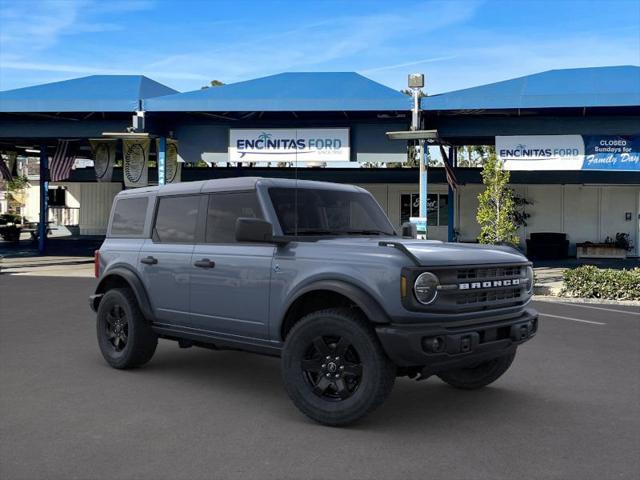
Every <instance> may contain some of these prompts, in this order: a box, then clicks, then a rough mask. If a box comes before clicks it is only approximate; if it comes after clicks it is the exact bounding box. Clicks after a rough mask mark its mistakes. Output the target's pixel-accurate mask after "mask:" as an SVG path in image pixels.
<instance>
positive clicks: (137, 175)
mask: <svg viewBox="0 0 640 480" xmlns="http://www.w3.org/2000/svg"><path fill="white" fill-rule="evenodd" d="M150 143H151V142H150V140H149V139H148V138H143V139H135V140H134V139H123V140H122V155H123V157H124V168H123V172H124V186H125V187H127V188H129V187H146V186H147V185H148V184H149V145H150Z"/></svg>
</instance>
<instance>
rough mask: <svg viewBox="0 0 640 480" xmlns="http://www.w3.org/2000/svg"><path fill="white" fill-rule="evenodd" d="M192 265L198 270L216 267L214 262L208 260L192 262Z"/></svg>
mask: <svg viewBox="0 0 640 480" xmlns="http://www.w3.org/2000/svg"><path fill="white" fill-rule="evenodd" d="M193 265H194V266H195V267H199V268H213V267H215V266H216V262H212V261H211V260H209V259H208V258H203V259H202V260H198V261H197V262H194V263H193Z"/></svg>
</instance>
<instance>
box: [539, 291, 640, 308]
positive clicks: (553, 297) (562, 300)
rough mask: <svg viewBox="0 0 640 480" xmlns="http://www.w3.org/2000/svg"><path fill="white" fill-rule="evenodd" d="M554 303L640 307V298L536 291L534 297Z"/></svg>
mask: <svg viewBox="0 0 640 480" xmlns="http://www.w3.org/2000/svg"><path fill="white" fill-rule="evenodd" d="M532 300H533V301H534V302H535V301H536V300H542V301H545V302H554V303H591V304H596V305H620V306H627V307H636V306H637V307H640V300H605V299H602V298H579V297H558V296H557V295H544V294H542V295H541V294H537V293H535V294H534V296H533V299H532Z"/></svg>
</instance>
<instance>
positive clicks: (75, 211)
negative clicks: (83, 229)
mask: <svg viewBox="0 0 640 480" xmlns="http://www.w3.org/2000/svg"><path fill="white" fill-rule="evenodd" d="M49 221H50V222H53V223H54V224H55V225H78V224H79V222H80V208H77V207H49Z"/></svg>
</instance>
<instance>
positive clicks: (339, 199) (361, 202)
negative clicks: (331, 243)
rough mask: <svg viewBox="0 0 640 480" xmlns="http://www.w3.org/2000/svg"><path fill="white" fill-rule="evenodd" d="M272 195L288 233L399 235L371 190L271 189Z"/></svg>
mask: <svg viewBox="0 0 640 480" xmlns="http://www.w3.org/2000/svg"><path fill="white" fill-rule="evenodd" d="M269 196H270V197H271V202H272V203H273V207H274V208H275V211H276V214H277V216H278V221H279V222H280V226H281V227H282V233H283V234H284V235H294V236H297V235H310V236H311V235H395V232H394V230H393V227H392V226H391V224H390V223H389V220H388V219H387V217H386V215H385V214H384V212H383V211H382V209H381V208H380V206H379V205H378V204H377V203H376V201H375V200H374V199H373V197H371V195H369V194H368V193H364V192H349V191H343V190H321V189H296V188H270V189H269Z"/></svg>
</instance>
